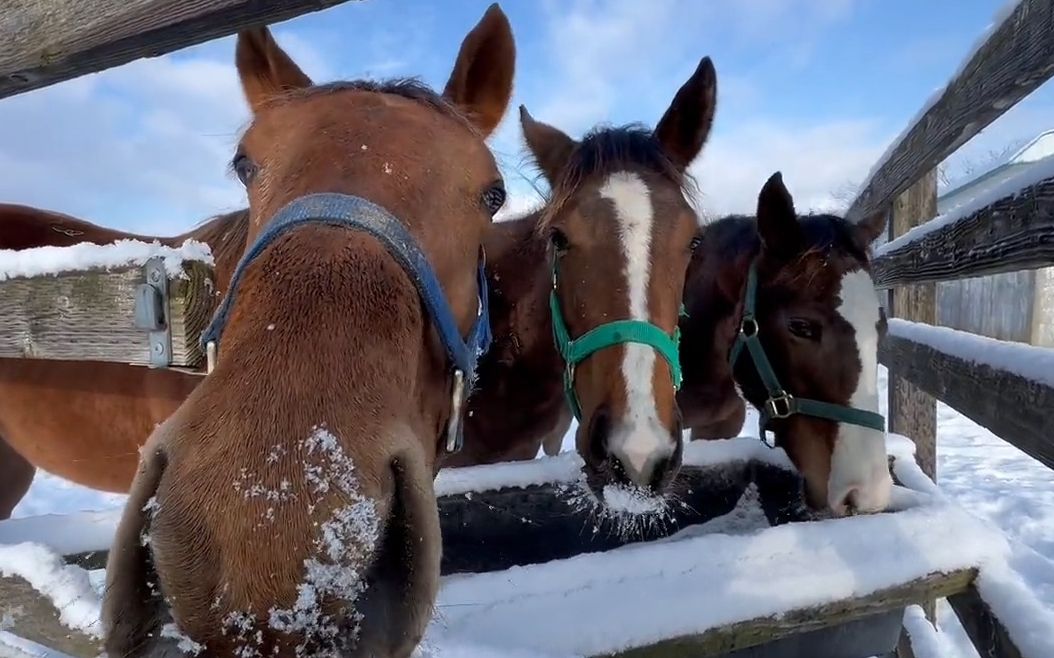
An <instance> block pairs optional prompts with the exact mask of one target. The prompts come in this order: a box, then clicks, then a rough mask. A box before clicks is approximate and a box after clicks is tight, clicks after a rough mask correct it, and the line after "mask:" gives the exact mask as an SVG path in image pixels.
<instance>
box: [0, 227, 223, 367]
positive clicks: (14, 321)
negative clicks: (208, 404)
mask: <svg viewBox="0 0 1054 658" xmlns="http://www.w3.org/2000/svg"><path fill="white" fill-rule="evenodd" d="M215 304H216V294H215V290H214V286H213V272H212V254H211V252H210V251H209V248H208V247H207V246H206V245H204V244H201V243H198V242H194V241H190V240H188V241H187V242H185V243H184V244H183V245H181V246H180V247H168V246H164V245H161V244H160V243H157V242H154V243H145V242H138V241H135V240H120V241H118V242H115V243H113V244H108V245H95V244H89V243H84V244H77V245H73V246H70V247H40V248H36V249H25V250H19V251H13V250H0V357H4V358H34V359H61V360H71V361H111V362H118V363H131V364H136V365H161V366H176V367H186V368H197V367H199V366H201V365H202V363H203V361H204V355H203V353H202V350H201V348H200V346H199V344H198V337H199V336H200V334H201V332H202V331H204V329H205V326H206V325H207V324H208V321H209V319H210V318H211V315H212V311H213V309H214V308H215Z"/></svg>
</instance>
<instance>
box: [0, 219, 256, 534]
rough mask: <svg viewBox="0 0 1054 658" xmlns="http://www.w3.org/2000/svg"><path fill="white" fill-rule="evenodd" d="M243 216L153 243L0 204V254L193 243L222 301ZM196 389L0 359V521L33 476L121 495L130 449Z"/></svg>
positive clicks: (103, 369)
mask: <svg viewBox="0 0 1054 658" xmlns="http://www.w3.org/2000/svg"><path fill="white" fill-rule="evenodd" d="M248 217H249V215H248V212H247V211H238V212H234V213H230V214H227V215H222V216H219V217H216V218H213V219H210V220H209V221H207V222H206V223H204V224H202V225H201V226H199V227H198V228H196V229H194V230H192V231H190V232H188V233H184V234H182V235H178V236H174V237H153V236H143V235H136V234H130V233H125V232H122V231H115V230H112V229H108V228H105V227H102V226H99V225H96V224H93V223H91V222H87V221H84V220H81V219H76V218H74V217H70V216H68V215H64V214H61V213H56V212H49V211H46V210H39V209H36V208H30V207H27V206H20V205H12V204H0V249H27V248H32V247H43V246H51V247H68V246H72V245H75V244H79V243H84V242H90V243H94V244H110V243H113V242H114V241H115V240H120V239H134V240H142V241H145V242H153V241H155V240H156V241H158V242H160V243H162V244H165V245H168V246H178V245H180V244H182V243H183V242H184V241H185V240H187V239H193V240H197V241H200V242H204V243H206V244H208V245H209V247H210V248H211V250H212V254H213V258H214V260H215V276H216V284H217V292H218V294H222V293H223V292H225V290H226V286H227V282H228V281H229V280H230V277H231V274H232V273H233V271H234V267H235V265H236V264H237V261H238V258H239V257H240V256H241V253H242V251H243V250H244V249H245V242H246V235H247V234H248V227H249V223H248ZM200 381H201V378H200V377H198V376H195V375H190V374H185V373H181V372H178V371H174V370H155V369H150V368H141V367H134V366H128V365H124V364H121V363H95V362H76V361H50V360H37V359H0V476H2V477H0V519H3V518H7V517H8V516H9V515H10V513H11V510H12V509H13V508H14V507H15V505H17V504H18V501H19V500H20V499H21V498H22V496H24V495H25V492H26V491H27V490H28V488H29V485H30V483H31V481H32V478H33V474H34V471H35V468H36V467H40V468H43V469H45V470H47V471H49V472H52V473H54V474H56V475H58V476H60V477H63V478H65V479H68V480H70V481H72V482H76V483H77V484H80V485H83V486H87V487H90V488H93V489H99V490H103V491H112V492H118V493H125V492H127V491H128V487H129V485H130V484H131V482H132V476H133V475H134V473H135V469H136V464H137V463H138V459H139V446H140V445H142V442H143V441H145V440H146V437H147V436H149V434H150V433H151V432H152V431H153V430H154V428H155V427H156V426H157V425H158V424H159V423H161V422H162V421H163V420H164V419H165V418H168V416H170V415H171V414H172V412H173V411H175V410H176V408H177V407H178V406H179V405H180V404H181V403H182V402H183V400H185V399H186V397H187V395H189V394H190V392H191V391H192V390H193V389H194V387H195V386H197V385H198V383H200Z"/></svg>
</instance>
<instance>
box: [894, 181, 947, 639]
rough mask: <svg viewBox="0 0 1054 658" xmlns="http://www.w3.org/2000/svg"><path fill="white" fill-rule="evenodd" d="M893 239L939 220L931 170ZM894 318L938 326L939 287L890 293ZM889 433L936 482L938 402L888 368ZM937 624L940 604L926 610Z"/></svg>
mask: <svg viewBox="0 0 1054 658" xmlns="http://www.w3.org/2000/svg"><path fill="white" fill-rule="evenodd" d="M892 215H893V216H892V218H891V221H890V222H889V230H890V239H892V238H896V237H899V236H901V235H904V234H905V233H907V232H908V231H909V230H911V229H912V228H913V227H915V226H918V225H920V224H925V223H926V222H928V221H929V220H931V219H933V218H934V217H935V216H936V215H937V170H936V169H931V170H930V171H929V172H928V173H926V174H924V175H923V176H922V177H921V178H919V180H918V181H916V182H915V184H914V185H912V186H911V187H909V188H908V189H907V190H905V191H904V192H903V193H902V194H901V195H900V196H898V197H897V198H896V199H895V200H894V201H893V208H892ZM889 314H890V315H891V316H892V317H895V318H901V319H904V320H911V321H913V322H927V323H929V324H933V325H935V324H937V285H936V284H934V283H922V284H915V285H907V286H901V287H899V288H895V289H894V288H890V290H889ZM888 385H889V431H890V432H895V433H897V434H901V435H903V436H906V437H908V438H909V439H911V440H912V441H914V442H915V459H916V461H918V463H919V467H920V468H921V469H922V471H923V472H924V473H925V474H926V475H928V476H929V477H930V478H931V479H933V481H934V482H936V481H937V399H936V398H934V397H933V396H931V395H929V394H928V393H925V392H923V391H922V390H920V389H918V388H917V387H915V385H913V384H911V383H910V382H908V381H907V380H906V379H902V378H900V377H898V376H897V373H896V370H895V369H893V368H890V369H889V381H888ZM922 609H923V611H924V612H925V613H926V618H927V619H929V620H930V622H932V623H933V624H936V623H937V601H936V600H931V601H926V602H924V603H923V605H922Z"/></svg>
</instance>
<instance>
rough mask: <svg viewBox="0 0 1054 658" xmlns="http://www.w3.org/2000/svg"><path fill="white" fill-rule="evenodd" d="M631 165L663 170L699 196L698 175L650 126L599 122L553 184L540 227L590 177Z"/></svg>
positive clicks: (686, 190) (691, 195) (687, 193)
mask: <svg viewBox="0 0 1054 658" xmlns="http://www.w3.org/2000/svg"><path fill="white" fill-rule="evenodd" d="M631 168H636V169H644V170H645V171H650V172H653V173H656V174H659V175H660V176H661V177H662V178H664V179H665V180H668V181H669V182H671V183H673V184H674V185H676V186H677V187H678V188H679V189H680V190H681V192H682V193H683V194H685V196H687V197H689V198H694V196H695V189H696V187H695V181H694V179H693V178H692V176H691V175H690V174H688V173H687V172H686V171H684V170H682V169H681V168H680V167H678V166H677V165H675V164H674V163H673V161H672V160H670V158H669V156H667V155H666V151H665V150H664V149H663V147H662V144H660V143H659V140H658V139H657V138H656V137H655V133H654V132H653V131H652V130H651V129H650V128H647V127H646V126H643V125H641V124H636V123H633V124H627V125H624V126H615V127H610V126H599V127H596V128H594V129H593V130H591V131H589V132H588V133H586V135H585V137H583V138H582V140H581V141H580V142H578V144H577V145H576V146H575V148H574V150H573V151H572V152H571V156H570V158H569V159H568V161H567V163H566V164H565V165H564V167H563V169H562V171H561V172H560V176H559V179H558V180H556V181H555V182H554V184H553V185H552V191H551V197H552V198H551V199H550V200H549V203H548V204H546V207H545V209H544V211H543V213H542V216H541V218H540V221H539V222H538V228H539V229H545V228H547V227H548V225H549V224H550V222H551V221H552V219H553V217H554V216H555V215H556V214H557V213H559V212H560V209H561V208H562V207H563V206H564V205H565V204H566V203H567V202H568V201H569V200H570V199H571V196H572V195H573V194H574V193H575V191H576V190H577V189H578V187H579V186H580V185H581V184H582V183H583V181H585V180H586V179H588V178H591V177H594V176H604V175H608V174H613V173H615V172H618V171H625V170H627V169H631Z"/></svg>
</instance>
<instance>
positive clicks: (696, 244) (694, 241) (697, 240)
mask: <svg viewBox="0 0 1054 658" xmlns="http://www.w3.org/2000/svg"><path fill="white" fill-rule="evenodd" d="M701 244H703V238H702V237H700V236H698V235H697V236H695V237H694V238H692V241H691V243H690V244H689V245H688V249H689V251H695V250H696V249H698V248H699V245H701Z"/></svg>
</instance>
